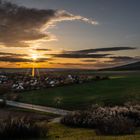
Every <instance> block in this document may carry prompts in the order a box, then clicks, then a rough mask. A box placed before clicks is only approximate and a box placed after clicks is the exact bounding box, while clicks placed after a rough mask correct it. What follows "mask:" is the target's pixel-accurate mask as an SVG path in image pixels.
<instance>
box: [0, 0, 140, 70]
mask: <svg viewBox="0 0 140 140" xmlns="http://www.w3.org/2000/svg"><path fill="white" fill-rule="evenodd" d="M139 7H140V1H139V0H24V1H23V0H0V20H1V23H0V67H8V68H11V67H12V68H13V67H16V68H25V67H32V66H35V67H42V68H44V67H46V68H84V69H100V68H107V67H114V66H118V65H123V64H128V63H133V62H136V61H139V60H140V46H139V44H140V39H139V38H140V28H139V25H140V18H139V14H140V8H139Z"/></svg>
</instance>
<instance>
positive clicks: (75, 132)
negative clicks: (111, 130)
mask: <svg viewBox="0 0 140 140" xmlns="http://www.w3.org/2000/svg"><path fill="white" fill-rule="evenodd" d="M48 126H49V133H48V139H49V140H56V139H57V140H139V139H140V131H139V130H137V131H136V134H135V135H126V136H99V135H97V134H96V132H95V130H93V129H85V128H71V127H66V126H64V125H61V124H57V123H56V124H49V125H48ZM46 140H47V139H46Z"/></svg>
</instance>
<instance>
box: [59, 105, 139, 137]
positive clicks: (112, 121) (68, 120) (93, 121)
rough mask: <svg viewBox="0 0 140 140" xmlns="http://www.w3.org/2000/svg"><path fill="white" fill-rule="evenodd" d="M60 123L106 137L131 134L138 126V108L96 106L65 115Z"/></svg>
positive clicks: (137, 106)
mask: <svg viewBox="0 0 140 140" xmlns="http://www.w3.org/2000/svg"><path fill="white" fill-rule="evenodd" d="M61 123H63V124H66V125H69V126H78V127H89V128H95V129H98V130H100V132H101V133H102V134H107V135H108V134H112V135H122V134H133V133H134V130H135V127H139V126H140V106H139V105H135V106H124V107H118V106H116V107H99V106H97V105H96V106H94V107H92V109H90V110H88V111H81V112H80V111H78V112H73V113H71V114H68V115H66V116H65V117H64V118H62V120H61Z"/></svg>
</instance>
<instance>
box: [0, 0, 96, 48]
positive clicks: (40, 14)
mask: <svg viewBox="0 0 140 140" xmlns="http://www.w3.org/2000/svg"><path fill="white" fill-rule="evenodd" d="M0 20H1V21H0V45H4V46H5V47H29V46H31V45H32V44H34V43H38V42H39V43H40V42H44V41H49V40H51V39H52V38H51V35H50V34H49V33H48V32H47V29H48V28H49V27H51V26H53V25H54V24H56V23H57V22H61V21H72V20H81V21H84V22H87V23H90V24H92V25H96V24H98V22H96V21H94V20H90V19H88V18H85V17H82V16H79V15H78V16H77V15H73V14H71V13H69V12H67V11H64V10H52V9H50V10H39V9H29V8H26V7H21V6H17V5H16V4H12V3H10V2H5V1H2V0H0Z"/></svg>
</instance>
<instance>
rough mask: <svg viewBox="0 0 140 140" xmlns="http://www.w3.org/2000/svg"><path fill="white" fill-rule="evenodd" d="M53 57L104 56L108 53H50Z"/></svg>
mask: <svg viewBox="0 0 140 140" xmlns="http://www.w3.org/2000/svg"><path fill="white" fill-rule="evenodd" d="M50 55H51V56H53V57H60V58H104V57H105V56H108V55H110V54H79V53H77V54H76V53H75V54H74V53H61V54H50Z"/></svg>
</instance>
